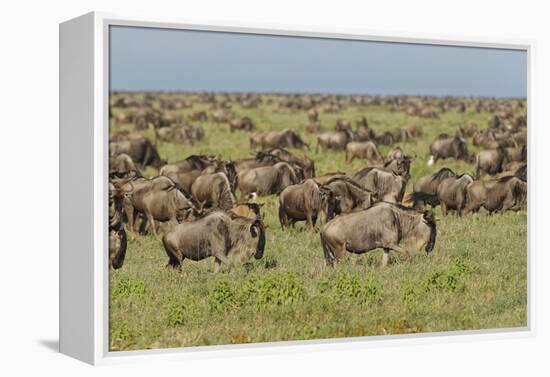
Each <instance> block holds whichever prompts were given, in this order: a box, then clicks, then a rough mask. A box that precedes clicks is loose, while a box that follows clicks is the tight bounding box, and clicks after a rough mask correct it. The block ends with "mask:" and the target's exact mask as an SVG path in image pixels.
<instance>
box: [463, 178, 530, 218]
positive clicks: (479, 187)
mask: <svg viewBox="0 0 550 377" xmlns="http://www.w3.org/2000/svg"><path fill="white" fill-rule="evenodd" d="M481 207H484V208H485V209H486V210H487V211H489V213H491V214H492V213H494V212H497V213H501V214H502V213H504V212H506V211H508V210H512V211H518V210H521V209H526V208H527V183H526V182H524V181H522V180H521V179H519V178H517V177H514V176H508V177H503V178H500V179H498V180H489V181H481V180H479V181H475V182H473V183H472V184H471V185H469V186H468V188H467V203H466V206H465V208H464V212H465V213H469V212H477V211H479V209H480V208H481Z"/></svg>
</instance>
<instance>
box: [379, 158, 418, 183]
mask: <svg viewBox="0 0 550 377" xmlns="http://www.w3.org/2000/svg"><path fill="white" fill-rule="evenodd" d="M411 162H412V159H411V157H410V156H402V157H398V158H396V159H394V160H390V161H386V162H385V163H384V165H383V166H378V167H382V168H383V169H384V170H388V171H391V172H394V173H395V174H398V175H401V176H403V177H405V178H406V179H407V180H409V178H410V170H411Z"/></svg>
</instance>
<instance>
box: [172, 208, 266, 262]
mask: <svg viewBox="0 0 550 377" xmlns="http://www.w3.org/2000/svg"><path fill="white" fill-rule="evenodd" d="M162 243H163V245H164V249H165V250H166V254H168V265H167V266H171V267H173V268H178V269H181V263H182V262H183V260H184V259H190V260H193V261H200V260H202V259H206V258H208V257H214V261H215V272H218V271H219V270H220V268H221V265H222V263H223V264H225V265H226V266H228V267H229V268H232V267H233V266H232V263H231V261H230V260H229V257H228V255H229V253H230V252H232V251H235V252H241V253H243V254H244V256H245V257H251V256H252V255H253V256H254V258H256V259H261V258H262V256H263V253H264V248H265V243H266V237H265V229H264V225H263V223H262V221H261V220H258V219H249V218H246V217H240V216H232V215H230V214H228V213H226V212H221V211H216V212H214V213H211V214H209V215H207V216H205V217H204V218H202V219H198V220H195V221H192V222H188V223H182V224H179V225H177V226H176V227H174V228H173V229H172V230H170V231H168V232H167V233H166V234H165V235H164V237H163V238H162Z"/></svg>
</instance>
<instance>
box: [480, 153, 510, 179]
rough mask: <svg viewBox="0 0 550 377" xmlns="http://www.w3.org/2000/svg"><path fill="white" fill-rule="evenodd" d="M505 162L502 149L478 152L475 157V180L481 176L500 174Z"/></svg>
mask: <svg viewBox="0 0 550 377" xmlns="http://www.w3.org/2000/svg"><path fill="white" fill-rule="evenodd" d="M507 162H508V159H507V156H506V149H505V148H504V147H498V148H497V149H489V150H483V151H480V152H479V153H478V154H477V156H476V178H479V177H480V176H481V175H482V174H489V175H495V174H498V173H500V172H502V170H503V169H502V168H503V166H504V165H505V164H506V163H507Z"/></svg>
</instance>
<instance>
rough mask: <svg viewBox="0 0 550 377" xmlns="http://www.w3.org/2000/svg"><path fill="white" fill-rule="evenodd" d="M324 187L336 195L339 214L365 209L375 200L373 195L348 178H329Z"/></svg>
mask: <svg viewBox="0 0 550 377" xmlns="http://www.w3.org/2000/svg"><path fill="white" fill-rule="evenodd" d="M324 186H325V187H326V188H328V189H330V191H332V192H333V193H334V194H335V195H336V199H337V205H338V206H337V210H338V212H340V213H350V212H353V211H357V210H362V209H367V208H369V207H370V206H372V205H373V204H374V202H375V199H376V198H375V196H376V195H375V194H374V193H372V192H370V191H367V190H365V189H364V188H362V187H361V186H360V185H359V184H358V183H357V182H355V181H354V180H353V179H352V178H351V177H348V176H343V177H338V176H336V177H334V178H331V179H329V180H328V181H327V182H326V183H325V185H324Z"/></svg>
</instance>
